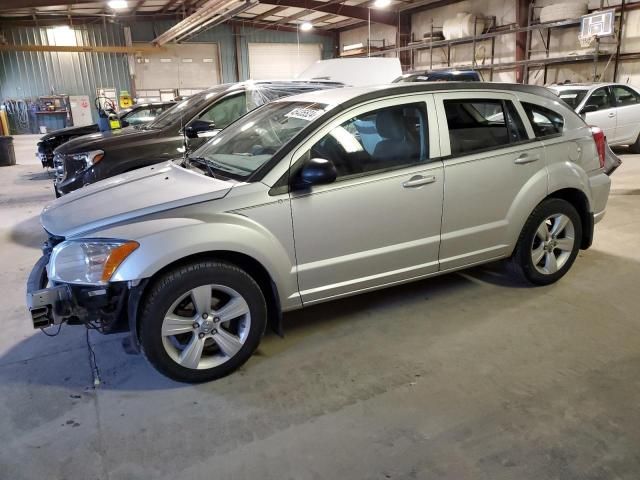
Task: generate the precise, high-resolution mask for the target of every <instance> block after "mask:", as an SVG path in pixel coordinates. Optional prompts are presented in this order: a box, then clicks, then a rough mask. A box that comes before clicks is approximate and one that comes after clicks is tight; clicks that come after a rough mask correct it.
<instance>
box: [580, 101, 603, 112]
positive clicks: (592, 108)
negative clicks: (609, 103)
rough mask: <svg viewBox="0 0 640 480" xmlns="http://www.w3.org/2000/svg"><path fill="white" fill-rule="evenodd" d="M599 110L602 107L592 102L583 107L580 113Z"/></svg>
mask: <svg viewBox="0 0 640 480" xmlns="http://www.w3.org/2000/svg"><path fill="white" fill-rule="evenodd" d="M598 110H600V108H599V107H598V106H597V105H594V104H592V103H590V104H588V105H585V106H584V107H582V110H580V113H582V114H584V113H591V112H597V111H598Z"/></svg>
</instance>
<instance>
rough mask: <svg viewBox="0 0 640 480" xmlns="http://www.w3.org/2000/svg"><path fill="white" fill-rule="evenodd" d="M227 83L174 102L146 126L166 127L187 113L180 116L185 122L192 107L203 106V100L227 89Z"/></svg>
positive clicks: (151, 127)
mask: <svg viewBox="0 0 640 480" xmlns="http://www.w3.org/2000/svg"><path fill="white" fill-rule="evenodd" d="M228 88H229V85H220V86H219V87H217V88H211V89H209V90H207V91H205V92H200V93H197V94H196V95H194V96H192V97H189V98H187V99H186V100H182V101H181V102H179V103H176V104H175V106H173V107H172V108H170V109H168V110H165V111H164V112H163V113H161V114H160V115H158V116H157V117H156V119H155V120H154V121H153V122H150V123H148V124H147V126H146V128H149V129H154V128H157V129H162V128H166V127H168V126H169V125H172V124H174V123H176V122H178V121H179V120H180V119H181V118H182V117H184V116H185V115H187V117H188V118H187V117H185V118H182V120H183V122H184V123H186V122H188V121H189V120H191V118H190V115H189V114H190V112H192V111H193V110H194V109H197V108H198V106H199V105H201V106H202V107H204V102H205V101H206V100H208V99H210V98H211V97H212V96H217V95H220V94H221V93H222V92H224V91H225V90H227V89H228Z"/></svg>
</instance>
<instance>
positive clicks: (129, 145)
mask: <svg viewBox="0 0 640 480" xmlns="http://www.w3.org/2000/svg"><path fill="white" fill-rule="evenodd" d="M338 86H342V84H340V83H336V82H322V81H302V80H301V81H296V80H292V81H277V82H275V81H274V82H269V81H247V82H241V83H235V84H226V85H219V86H217V87H213V88H211V89H208V90H205V91H203V92H201V93H198V94H196V95H193V96H192V97H189V98H188V99H186V100H183V101H182V102H180V103H178V104H177V105H176V106H175V107H173V108H172V109H171V110H169V111H167V112H165V113H164V114H162V115H160V116H159V117H157V118H156V119H155V120H154V121H153V122H151V123H148V124H146V125H144V126H142V127H128V128H123V129H121V130H112V131H109V132H102V133H97V134H94V135H87V136H84V137H79V138H76V139H75V140H71V141H69V142H67V143H65V144H63V145H62V146H60V147H59V148H57V149H56V150H55V152H54V153H55V155H54V159H53V162H54V168H55V181H54V182H55V189H56V196H60V195H65V194H67V193H69V192H72V191H73V190H76V189H78V188H81V187H83V186H85V185H88V184H90V183H94V182H97V181H99V180H103V179H105V178H109V177H112V176H114V175H119V174H121V173H125V172H129V171H131V170H135V169H137V168H141V167H146V166H148V165H152V164H154V163H159V162H162V161H165V160H170V159H173V158H176V157H180V156H183V155H184V154H185V153H186V152H189V151H192V150H194V149H196V148H198V147H199V146H200V145H202V144H203V143H204V142H206V141H207V139H208V138H210V137H213V136H214V135H216V134H217V133H218V132H219V131H220V130H221V129H223V128H225V127H226V126H227V125H229V124H230V123H232V122H234V121H235V120H237V119H238V118H240V117H241V116H242V115H244V114H245V113H247V112H248V111H250V110H253V109H254V108H256V107H258V106H260V105H263V104H264V103H267V102H269V101H271V100H275V99H277V98H282V97H287V96H289V95H295V94H299V93H304V92H309V91H313V90H320V89H326V88H335V87H338Z"/></svg>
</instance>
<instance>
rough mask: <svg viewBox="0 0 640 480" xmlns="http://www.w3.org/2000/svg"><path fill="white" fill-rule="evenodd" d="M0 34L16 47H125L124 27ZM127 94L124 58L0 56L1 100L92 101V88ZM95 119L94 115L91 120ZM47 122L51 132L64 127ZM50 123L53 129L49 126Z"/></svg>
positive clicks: (62, 54) (9, 30)
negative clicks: (53, 98)
mask: <svg viewBox="0 0 640 480" xmlns="http://www.w3.org/2000/svg"><path fill="white" fill-rule="evenodd" d="M2 33H3V35H4V37H5V38H6V40H7V42H8V43H10V44H17V45H24V44H30V45H78V46H84V45H97V46H101V45H124V44H125V40H124V34H123V30H122V28H120V27H118V26H115V25H112V24H107V25H106V28H105V27H104V26H103V25H82V26H78V27H75V28H74V29H72V30H70V31H68V32H60V31H59V30H56V29H54V28H48V27H46V28H45V27H43V28H35V27H4V28H3V29H2ZM100 87H114V88H116V89H117V90H129V89H130V84H129V73H128V66H127V60H126V57H125V55H122V54H115V53H84V52H83V53H68V52H0V101H3V100H5V99H16V100H25V99H32V98H35V97H37V96H40V95H50V94H52V93H55V94H69V95H82V94H84V95H89V96H90V97H91V98H93V97H94V96H95V91H96V88H100ZM94 116H95V119H96V120H97V114H95V115H94ZM55 117H56V118H53V117H52V118H49V117H47V120H46V122H45V123H47V126H48V127H49V128H56V127H58V128H60V127H62V126H63V120H62V118H58V116H55ZM49 124H51V125H49Z"/></svg>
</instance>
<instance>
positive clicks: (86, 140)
mask: <svg viewBox="0 0 640 480" xmlns="http://www.w3.org/2000/svg"><path fill="white" fill-rule="evenodd" d="M158 136H162V130H142V129H139V128H135V127H126V128H120V129H118V130H109V131H106V132H98V133H92V134H91V135H83V136H82V137H78V138H74V139H73V140H69V141H68V142H66V143H63V144H62V145H60V146H59V147H58V148H57V149H56V153H59V154H61V155H68V154H72V153H80V152H86V151H90V150H104V149H108V148H109V147H111V146H113V145H116V146H117V147H118V148H122V147H123V146H125V145H127V143H129V142H132V143H134V142H136V143H137V142H139V141H144V140H147V139H151V138H156V137H158Z"/></svg>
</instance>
